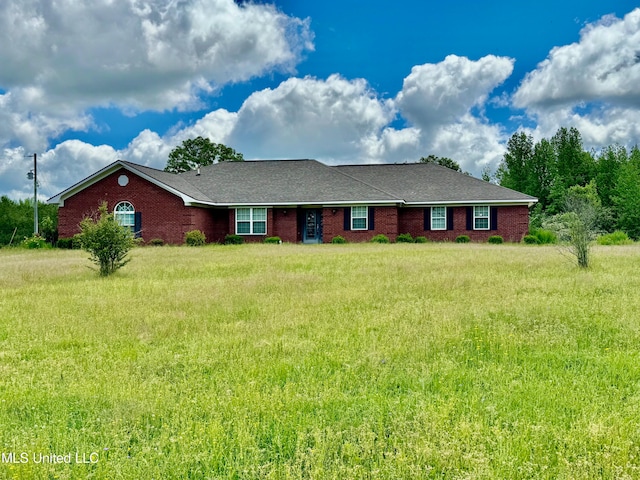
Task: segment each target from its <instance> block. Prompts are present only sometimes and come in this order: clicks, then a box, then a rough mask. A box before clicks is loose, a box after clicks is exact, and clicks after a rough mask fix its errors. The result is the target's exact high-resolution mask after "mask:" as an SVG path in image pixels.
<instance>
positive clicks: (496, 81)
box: [396, 55, 513, 129]
mask: <svg viewBox="0 0 640 480" xmlns="http://www.w3.org/2000/svg"><path fill="white" fill-rule="evenodd" d="M512 71H513V60H512V59H510V58H506V57H496V56H494V55H488V56H486V57H482V58H481V59H479V60H476V61H473V60H469V59H468V58H466V57H458V56H456V55H449V56H447V57H446V58H445V59H444V61H442V62H440V63H436V64H433V63H428V64H424V65H418V66H415V67H413V68H412V69H411V74H410V75H409V76H408V77H406V78H405V79H404V84H403V86H402V91H401V92H400V93H399V94H398V96H397V97H396V105H397V106H398V108H399V109H400V111H401V113H402V115H403V116H404V117H405V118H406V119H408V120H409V121H411V122H412V123H413V124H414V125H416V126H419V127H421V128H423V129H429V128H431V126H432V125H441V124H443V123H450V122H455V121H456V120H457V119H459V118H460V117H462V116H463V115H465V114H466V113H467V112H468V111H469V110H470V109H471V108H472V107H474V106H476V105H483V104H484V103H485V102H486V100H487V98H488V95H489V93H490V92H491V91H492V90H493V89H494V88H495V87H497V86H498V85H500V84H501V83H502V82H504V81H505V80H506V79H507V78H508V77H509V76H510V75H511V72H512Z"/></svg>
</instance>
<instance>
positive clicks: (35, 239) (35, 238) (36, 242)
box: [22, 235, 50, 249]
mask: <svg viewBox="0 0 640 480" xmlns="http://www.w3.org/2000/svg"><path fill="white" fill-rule="evenodd" d="M22 246H23V247H24V248H28V249H34V248H49V247H50V245H49V244H48V243H47V241H46V240H45V239H44V238H42V237H41V236H40V235H32V236H30V237H27V238H25V239H24V241H23V242H22Z"/></svg>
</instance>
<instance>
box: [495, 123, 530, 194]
mask: <svg viewBox="0 0 640 480" xmlns="http://www.w3.org/2000/svg"><path fill="white" fill-rule="evenodd" d="M532 157H533V138H532V137H531V135H527V134H526V133H524V132H516V133H514V134H513V135H512V136H511V138H510V139H509V142H507V151H506V153H505V154H504V158H503V160H502V163H501V164H500V167H498V172H497V175H496V176H497V177H498V181H499V182H500V185H502V186H503V187H507V188H511V189H513V190H517V191H519V192H522V193H527V194H529V192H528V191H527V190H528V184H529V178H530V177H531V175H530V173H529V169H530V168H531V158H532Z"/></svg>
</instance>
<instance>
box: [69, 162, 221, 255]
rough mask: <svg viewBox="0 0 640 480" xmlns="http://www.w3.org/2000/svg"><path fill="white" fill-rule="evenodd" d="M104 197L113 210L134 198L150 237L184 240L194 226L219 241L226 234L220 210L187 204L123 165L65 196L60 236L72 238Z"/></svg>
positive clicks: (210, 238)
mask: <svg viewBox="0 0 640 480" xmlns="http://www.w3.org/2000/svg"><path fill="white" fill-rule="evenodd" d="M122 174H125V175H127V177H128V178H129V183H128V184H127V185H126V186H124V187H122V186H120V185H119V184H118V177H119V176H120V175H122ZM103 201H106V202H107V208H108V209H109V211H113V209H114V207H115V206H116V204H118V203H119V202H124V201H127V202H130V203H131V204H132V205H133V207H134V208H135V210H136V212H140V213H141V215H142V232H141V235H142V238H144V239H145V240H146V241H149V240H151V239H153V238H161V239H162V240H164V241H165V243H174V244H181V243H183V242H184V234H185V233H186V232H188V231H189V230H194V229H199V230H202V231H203V232H204V233H205V235H206V237H207V241H215V239H216V238H218V237H220V235H222V238H224V235H225V234H226V232H221V231H220V230H219V229H220V228H226V223H224V222H220V219H219V217H220V213H219V212H216V211H213V210H209V209H204V208H197V207H186V206H185V205H184V203H183V202H182V199H180V198H179V197H177V196H175V195H173V194H171V193H169V192H167V191H166V190H163V189H162V188H160V187H158V186H156V185H154V184H152V183H150V182H148V181H146V180H144V179H142V178H140V177H138V176H137V175H135V174H133V173H131V172H129V171H127V170H124V169H121V170H118V171H116V172H114V173H112V174H111V175H109V176H108V177H106V178H104V179H102V180H100V181H98V182H96V183H94V184H93V185H91V186H89V187H87V188H85V189H84V190H82V191H81V192H79V193H77V194H76V195H74V196H72V197H70V198H68V199H66V200H65V202H64V206H63V207H61V208H60V209H59V210H58V236H59V237H60V238H68V237H72V236H73V235H75V234H76V233H78V232H79V231H80V226H79V224H80V221H81V220H82V219H83V218H84V217H85V216H87V215H91V214H92V213H94V212H96V211H97V210H98V206H99V205H100V204H101V203H102V202H103ZM225 214H226V211H225Z"/></svg>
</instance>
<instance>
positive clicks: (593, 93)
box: [513, 9, 640, 148]
mask: <svg viewBox="0 0 640 480" xmlns="http://www.w3.org/2000/svg"><path fill="white" fill-rule="evenodd" d="M513 104H514V106H516V107H518V108H523V109H526V112H527V114H528V116H529V117H531V118H533V119H534V120H535V121H536V122H537V127H536V137H547V138H548V137H550V136H552V135H553V134H554V133H555V132H556V131H557V129H558V128H559V127H561V126H567V127H569V126H575V127H576V128H578V130H579V131H580V132H581V134H582V137H583V140H584V143H585V146H586V147H587V148H591V147H596V148H599V147H602V146H606V145H610V144H613V143H620V144H625V145H634V144H636V143H639V142H640V127H638V126H637V125H638V119H639V118H640V9H635V10H633V11H632V12H630V13H628V14H627V15H626V16H625V17H624V18H623V19H619V18H616V17H614V16H612V15H609V16H605V17H603V18H602V19H601V20H600V21H598V22H596V23H594V24H590V25H587V26H586V27H585V28H584V29H583V30H582V31H581V32H580V41H579V42H576V43H572V44H571V45H565V46H561V47H556V48H554V49H553V50H551V51H550V52H549V56H548V57H547V59H545V60H544V61H543V62H541V63H540V64H539V65H538V66H537V68H536V69H535V70H534V71H532V72H530V73H529V74H527V76H526V77H525V79H524V80H523V81H522V83H521V85H520V87H519V88H518V90H517V91H516V92H515V94H514V95H513Z"/></svg>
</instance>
